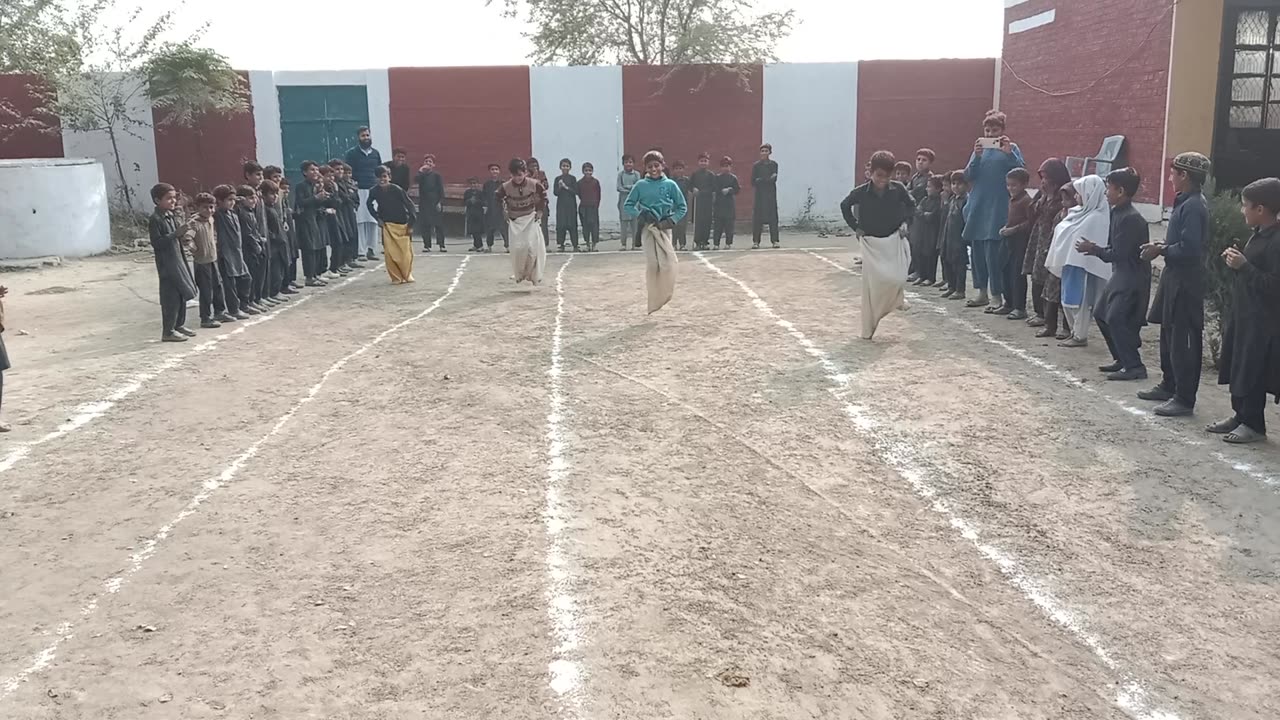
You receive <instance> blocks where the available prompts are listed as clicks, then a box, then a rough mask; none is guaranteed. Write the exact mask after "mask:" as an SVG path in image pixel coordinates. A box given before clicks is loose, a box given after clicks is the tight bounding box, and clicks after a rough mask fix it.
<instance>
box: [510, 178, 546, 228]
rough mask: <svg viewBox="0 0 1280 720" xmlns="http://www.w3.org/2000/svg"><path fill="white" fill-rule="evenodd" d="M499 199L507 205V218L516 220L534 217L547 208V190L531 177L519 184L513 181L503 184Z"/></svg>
mask: <svg viewBox="0 0 1280 720" xmlns="http://www.w3.org/2000/svg"><path fill="white" fill-rule="evenodd" d="M498 199H499V201H501V202H503V203H505V204H506V207H507V217H508V218H511V219H515V218H518V217H524V216H525V215H532V214H533V213H535V212H538V211H539V210H541V209H542V208H543V207H546V203H547V189H546V188H545V187H543V186H542V183H539V182H538V181H536V180H534V179H533V178H530V177H526V178H525V180H524V182H522V183H519V184H517V183H516V181H515V180H514V179H512V180H508V181H506V182H504V183H502V187H501V188H499V189H498Z"/></svg>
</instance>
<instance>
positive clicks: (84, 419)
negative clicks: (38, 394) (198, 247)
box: [0, 264, 382, 473]
mask: <svg viewBox="0 0 1280 720" xmlns="http://www.w3.org/2000/svg"><path fill="white" fill-rule="evenodd" d="M380 267H382V265H380V264H379V265H375V266H374V267H371V268H369V269H368V270H367V271H365V272H361V273H356V274H355V275H353V276H352V277H349V278H346V279H345V280H343V281H342V282H340V283H338V284H337V285H336V286H335V287H333V288H330V289H326V290H322V291H320V292H317V293H308V294H306V295H301V296H297V297H295V298H294V299H293V300H292V301H291V302H288V303H286V304H284V305H281V306H280V307H278V308H276V309H275V310H273V311H271V312H269V313H267V314H265V315H258V316H257V317H254V318H252V319H249V320H242V321H240V322H237V323H236V328H235V329H234V330H231V331H230V332H224V333H222V334H220V335H215V336H214V337H213V338H211V339H209V340H205V341H204V342H201V343H198V344H196V345H194V346H193V347H191V348H189V349H188V350H186V351H185V352H181V353H177V354H174V355H168V356H166V357H165V358H164V359H163V360H161V361H160V362H158V363H155V364H153V365H151V366H150V367H148V368H146V369H144V370H142V371H140V372H137V373H134V374H133V375H132V376H130V377H129V379H128V380H127V381H125V383H124V384H122V385H120V386H118V387H116V388H115V389H113V390H112V391H111V392H109V393H107V395H106V396H105V397H103V398H102V399H100V400H95V401H93V402H90V403H85V404H83V405H80V406H79V407H77V408H76V409H75V412H74V413H73V414H72V416H71V418H70V419H68V420H67V421H66V422H64V423H62V424H61V425H59V426H58V427H57V428H56V429H54V430H52V431H50V432H48V433H45V434H44V435H42V436H40V437H38V438H36V439H35V440H29V441H27V442H24V443H20V444H18V445H17V446H15V447H14V448H13V449H12V450H10V451H9V452H8V454H6V455H5V456H4V459H3V460H0V473H4V472H7V471H9V470H10V469H12V468H13V466H14V465H17V464H18V463H20V462H22V461H23V460H24V459H26V457H27V456H28V455H30V454H31V451H32V450H35V449H36V448H37V447H40V446H41V445H44V444H46V443H50V442H53V441H54V440H57V439H59V438H62V437H65V436H67V435H70V434H71V433H73V432H75V431H76V430H79V429H80V428H82V427H84V426H85V425H88V424H89V423H91V422H93V421H94V420H97V419H98V418H100V417H102V416H103V415H106V414H107V413H108V412H109V411H110V410H111V409H112V408H114V407H115V406H116V404H117V403H119V402H120V401H121V400H124V399H125V398H127V397H129V396H130V395H132V394H134V393H136V392H138V391H139V390H141V389H142V387H143V386H144V385H146V384H147V383H149V382H151V381H152V380H155V379H156V378H157V377H159V376H160V375H163V374H164V373H166V372H168V371H169V370H172V369H173V368H175V367H177V366H179V365H181V364H182V363H184V362H186V361H187V360H189V359H191V358H193V357H195V356H197V355H202V354H204V353H207V352H209V351H210V350H212V349H214V348H215V347H217V346H218V344H219V343H222V342H225V341H227V340H229V339H231V338H233V337H235V336H237V335H240V334H241V333H243V332H244V331H246V330H248V329H249V328H251V327H253V326H255V325H261V324H262V323H265V322H270V321H272V320H274V319H276V318H277V317H279V316H280V314H281V313H285V312H288V311H289V310H292V309H293V308H296V307H298V306H299V305H303V304H305V303H307V302H308V301H310V300H311V299H312V298H314V297H318V296H320V295H325V294H327V293H328V292H330V291H332V290H338V289H340V288H343V287H346V286H347V285H350V284H351V283H353V282H355V281H356V280H358V279H360V278H361V277H363V276H364V275H367V274H368V273H369V272H373V271H376V270H377V269H378V268H380Z"/></svg>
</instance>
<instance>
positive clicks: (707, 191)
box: [689, 152, 716, 250]
mask: <svg viewBox="0 0 1280 720" xmlns="http://www.w3.org/2000/svg"><path fill="white" fill-rule="evenodd" d="M689 185H690V189H689V215H690V216H692V218H693V248H694V249H695V250H706V249H708V248H709V247H710V246H711V225H712V217H713V216H714V215H715V212H714V205H715V195H716V174H715V173H714V172H712V171H711V155H710V154H709V153H705V152H704V153H701V154H699V155H698V169H697V170H694V171H693V175H692V176H691V177H690V178H689Z"/></svg>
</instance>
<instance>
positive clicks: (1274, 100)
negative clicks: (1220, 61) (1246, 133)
mask: <svg viewBox="0 0 1280 720" xmlns="http://www.w3.org/2000/svg"><path fill="white" fill-rule="evenodd" d="M1278 19H1280V10H1242V11H1240V14H1239V15H1238V16H1237V17H1236V37H1235V48H1234V62H1233V64H1232V68H1231V99H1230V105H1229V108H1228V111H1227V122H1228V124H1229V125H1230V126H1231V127H1233V128H1265V129H1268V130H1280V26H1278V25H1277V20H1278Z"/></svg>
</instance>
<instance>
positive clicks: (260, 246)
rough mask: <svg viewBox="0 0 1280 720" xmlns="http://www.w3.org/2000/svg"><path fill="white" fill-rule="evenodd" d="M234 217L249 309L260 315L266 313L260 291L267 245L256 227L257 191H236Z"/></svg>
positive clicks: (249, 188)
mask: <svg viewBox="0 0 1280 720" xmlns="http://www.w3.org/2000/svg"><path fill="white" fill-rule="evenodd" d="M236 195H237V199H236V217H238V218H239V219H240V245H241V247H242V248H243V250H244V261H245V263H246V264H247V265H248V266H249V300H248V305H249V307H251V308H253V309H254V310H257V311H258V312H260V313H264V312H267V306H266V305H264V304H263V301H262V291H263V290H264V289H265V288H266V286H267V279H266V274H265V273H266V272H267V264H266V256H267V243H266V240H265V239H264V238H263V236H262V228H260V227H259V226H258V191H257V190H256V189H254V188H251V187H249V186H248V185H241V186H240V188H239V189H237V190H236Z"/></svg>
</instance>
